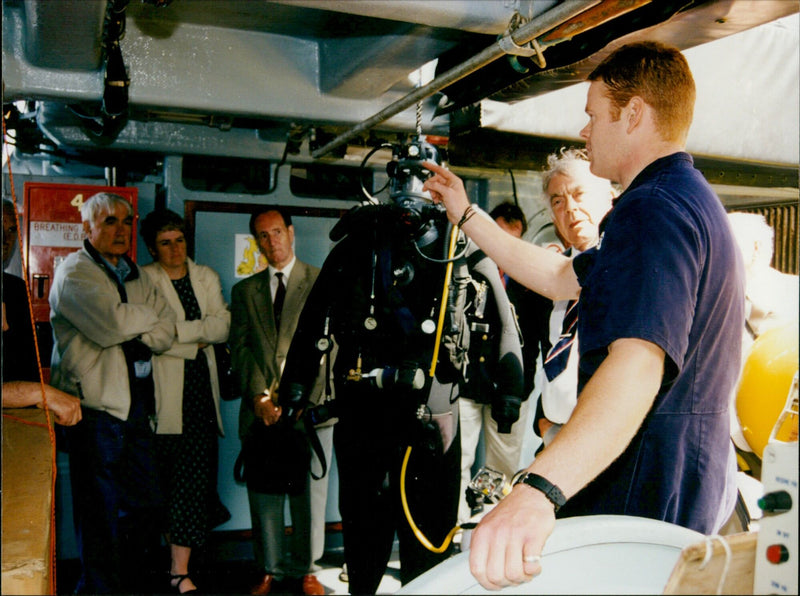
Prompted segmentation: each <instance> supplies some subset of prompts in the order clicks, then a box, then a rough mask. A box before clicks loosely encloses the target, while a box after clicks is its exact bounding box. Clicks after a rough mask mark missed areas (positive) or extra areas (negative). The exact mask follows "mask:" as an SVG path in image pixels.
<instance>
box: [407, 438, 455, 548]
mask: <svg viewBox="0 0 800 596" xmlns="http://www.w3.org/2000/svg"><path fill="white" fill-rule="evenodd" d="M410 456H411V445H409V446H408V448H407V449H406V455H405V457H403V467H402V468H401V469H400V500H401V501H402V502H403V512H404V513H405V514H406V519H407V520H408V525H409V526H411V530H412V531H413V532H414V536H416V537H417V540H419V541H420V543H421V544H422V546H424V547H425V548H427V549H428V550H429V551H431V552H434V553H443V552H444V551H446V550H447V547H448V546H450V542H451V541H452V540H453V536H455V535H456V532H458V530H459V529H460V528H461V526H456V527H454V528H453V529H452V530H450V532H449V533H448V534H447V536H445V539H444V542H442V545H441V546H438V547H437V546H434V545H433V544H432V543H431V541H430V540H428V539H427V538H426V537H425V534H423V533H422V530H420V529H419V528H418V527H417V524H415V523H414V519H413V518H412V517H411V510H410V509H409V508H408V499H407V498H406V468H408V458H409V457H410Z"/></svg>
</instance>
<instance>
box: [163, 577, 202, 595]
mask: <svg viewBox="0 0 800 596" xmlns="http://www.w3.org/2000/svg"><path fill="white" fill-rule="evenodd" d="M176 579H177V580H178V583H176V584H173V583H172V582H174V581H175V580H176ZM185 579H190V578H189V574H188V573H184V574H182V575H173V574H172V573H170V574H169V587H170V588H171V590H172V591H173V592H175V593H176V594H198V593H199V592H200V590H198V589H197V588H194V589H192V590H186V591H185V592H181V582H183V580H185ZM192 583H194V582H192Z"/></svg>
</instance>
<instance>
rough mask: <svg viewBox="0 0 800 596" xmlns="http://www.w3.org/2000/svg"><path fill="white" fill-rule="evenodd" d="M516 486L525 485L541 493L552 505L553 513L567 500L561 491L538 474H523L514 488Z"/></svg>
mask: <svg viewBox="0 0 800 596" xmlns="http://www.w3.org/2000/svg"><path fill="white" fill-rule="evenodd" d="M517 484H527V485H528V486H530V487H531V488H535V489H536V490H538V491H541V492H543V493H544V496H545V497H547V499H548V500H549V501H550V502H551V503H552V504H553V508H554V511H558V510H559V509H561V507H562V506H563V505H564V503H566V502H567V498H566V497H565V496H564V493H562V492H561V489H560V488H558V487H557V486H556V485H555V484H553V483H552V482H550V481H549V480H548V479H547V478H545V477H544V476H539V474H532V473H530V472H528V473H527V474H523V475H522V476H520V477H519V478H518V479H517V481H516V482H515V483H514V486H516V485H517Z"/></svg>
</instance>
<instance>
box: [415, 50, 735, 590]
mask: <svg viewBox="0 0 800 596" xmlns="http://www.w3.org/2000/svg"><path fill="white" fill-rule="evenodd" d="M589 80H590V81H591V85H590V87H589V91H588V97H587V102H586V113H587V114H588V116H589V123H588V124H587V125H586V126H585V127H584V129H583V130H582V131H581V136H582V137H583V138H584V139H585V140H586V150H587V153H588V154H589V158H590V161H591V171H592V172H593V173H594V174H595V175H597V176H601V177H603V178H608V179H609V180H612V181H614V182H617V183H619V184H620V186H621V187H622V188H623V189H624V192H623V194H622V195H620V196H619V197H618V199H617V200H616V202H615V206H614V208H613V209H612V210H611V212H610V214H609V216H608V217H607V218H606V220H605V221H604V222H603V225H602V226H601V238H600V243H599V245H598V246H597V247H596V248H594V249H591V250H589V251H587V252H586V253H584V254H582V255H580V257H578V258H577V259H576V260H575V261H574V266H573V263H572V262H570V261H569V260H568V259H565V258H564V257H563V256H561V255H557V254H555V253H552V252H550V251H547V250H544V249H541V248H538V247H535V246H533V245H530V244H525V243H523V242H520V241H518V240H516V239H514V238H512V237H511V236H509V235H508V234H503V233H501V232H500V231H498V229H497V227H496V225H495V224H494V223H493V222H492V221H491V220H490V219H488V218H484V217H465V212H466V215H467V216H469V213H470V211H474V210H476V207H475V206H472V205H470V204H469V199H468V198H467V196H466V193H465V192H464V187H463V183H462V182H461V180H460V179H458V178H457V177H456V176H454V175H453V174H452V173H450V172H449V171H447V170H445V169H444V168H441V167H438V166H436V165H435V164H434V165H430V169H431V170H432V171H433V172H434V173H435V176H434V177H432V178H431V179H430V180H428V181H427V182H426V184H425V188H426V189H427V190H430V191H431V194H432V196H433V197H434V199H436V200H440V201H442V202H443V203H444V204H445V205H446V207H447V211H448V216H449V217H450V220H451V221H454V222H459V221H462V222H464V223H463V225H462V229H463V230H464V232H465V233H466V234H468V235H469V236H470V237H471V238H472V239H473V240H474V241H475V242H476V243H477V244H478V245H479V246H480V247H481V248H482V249H483V250H484V251H485V252H486V253H487V254H488V255H489V256H490V257H491V258H492V259H493V260H494V261H495V262H496V263H498V265H499V266H501V267H502V268H503V269H504V270H505V271H507V272H508V273H509V275H511V276H512V277H514V278H515V279H517V280H519V281H521V282H522V283H524V284H525V285H527V286H529V287H531V288H532V289H534V290H536V291H537V292H540V293H542V294H544V295H547V296H548V297H550V298H552V299H564V298H574V297H577V296H578V294H579V293H580V304H581V307H580V313H579V323H578V325H579V326H578V334H579V336H580V338H581V341H580V365H579V366H580V376H581V383H580V385H581V387H580V394H579V398H578V403H577V406H576V408H575V410H574V412H573V414H572V416H571V418H570V420H569V421H568V422H567V423H566V424H565V425H564V427H563V428H562V430H561V432H560V433H559V434H558V435H557V437H556V438H555V440H554V441H553V442H552V443H551V444H550V445H549V446H548V447H547V448H546V449H544V450H543V451H542V452H541V453H540V454H539V456H538V457H537V458H536V460H535V461H534V462H533V463H532V464H531V465H530V466H529V467H528V469H527V472H528V473H527V474H526V475H525V476H523V478H521V479H520V482H519V483H518V484H517V485H516V486H515V487H514V490H512V491H511V493H510V494H509V495H508V496H507V497H506V498H505V499H503V501H501V503H500V504H499V505H498V507H496V508H495V509H494V510H493V511H491V512H490V513H489V514H488V515H487V516H486V517H485V518H484V520H483V521H482V522H481V524H480V525H479V526H478V527H477V528H476V530H475V531H474V533H473V535H472V541H471V548H470V568H471V570H472V573H473V575H475V577H476V578H477V579H478V581H479V582H480V583H481V584H482V585H483V586H484V587H486V588H489V589H497V588H500V587H503V586H507V585H512V584H515V583H520V582H523V581H527V580H529V579H531V578H532V577H534V576H535V575H536V574H538V573H540V572H541V558H540V555H541V551H542V548H543V546H544V543H545V541H546V540H547V538H548V536H549V535H550V533H551V532H552V530H553V527H554V524H555V518H556V512H557V511H558V514H559V517H561V516H563V515H585V514H600V513H608V514H623V515H636V516H644V517H649V518H654V519H659V520H664V521H668V522H672V523H676V524H680V525H683V526H686V527H689V528H692V529H695V530H698V531H700V532H703V533H707V534H708V533H714V532H716V531H717V530H718V529H719V528H720V527H721V526H722V525H723V523H724V521H725V518H726V517H727V516H728V515H729V514H730V513H731V512H732V511H733V505H734V502H735V496H736V485H735V471H736V470H735V459H734V456H733V452H732V445H731V440H730V424H729V419H728V416H729V415H728V402H729V399H730V394H731V391H732V390H733V387H734V385H735V383H736V379H737V375H738V362H739V358H738V357H737V354H738V352H739V350H740V347H741V346H740V344H741V329H742V326H743V325H744V312H743V308H744V273H743V266H742V262H741V257H740V256H739V254H738V252H737V249H736V245H735V242H734V240H733V237H732V234H731V231H730V227H729V225H728V224H727V221H726V215H725V210H724V208H723V206H722V204H721V203H720V201H719V199H718V198H717V196H716V195H715V194H714V192H713V191H712V190H711V188H710V186H709V185H708V183H707V182H706V181H705V180H704V179H703V177H702V175H701V174H700V172H699V171H697V170H696V169H695V168H694V167H693V163H692V158H691V157H690V156H689V155H688V154H687V153H685V152H684V147H685V142H686V137H687V134H688V130H689V126H690V124H691V120H692V113H693V109H694V100H695V86H694V80H693V78H692V74H691V71H690V70H689V66H688V64H687V62H686V59H685V58H684V56H683V55H682V54H681V53H680V52H679V51H678V50H677V49H675V48H671V47H667V46H664V45H662V44H659V43H654V42H642V43H636V44H630V45H627V46H623V47H621V48H619V49H618V50H616V51H615V52H613V53H612V54H611V55H609V56H608V57H607V58H606V59H605V60H604V61H603V62H602V63H601V64H600V65H599V66H598V67H597V68H596V69H595V70H594V71H593V72H592V74H591V75H590V76H589ZM559 509H560V511H559Z"/></svg>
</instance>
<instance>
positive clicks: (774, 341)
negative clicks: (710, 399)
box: [736, 321, 798, 458]
mask: <svg viewBox="0 0 800 596" xmlns="http://www.w3.org/2000/svg"><path fill="white" fill-rule="evenodd" d="M797 370H798V324H797V322H796V321H795V322H794V323H791V324H789V325H785V326H783V327H777V328H775V329H770V330H769V331H767V332H765V333H764V334H762V335H760V336H759V337H758V339H756V341H755V343H754V344H753V347H752V348H751V349H750V353H749V354H748V356H747V360H746V361H745V365H744V368H743V369H742V376H741V379H740V381H739V389H738V391H737V393H736V414H737V415H738V417H739V423H740V424H741V427H742V433H743V434H744V438H745V440H746V441H747V444H748V445H750V447H751V448H752V450H753V452H754V453H755V454H756V455H757V456H758V457H759V458H761V457H762V455H763V452H764V447H766V445H767V442H768V441H769V437H770V433H771V432H772V429H773V427H774V426H775V422H776V421H777V420H778V416H780V415H781V412H782V411H783V407H784V404H785V403H786V397H787V395H788V394H789V390H790V389H791V387H792V380H793V378H794V375H795V373H797Z"/></svg>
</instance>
